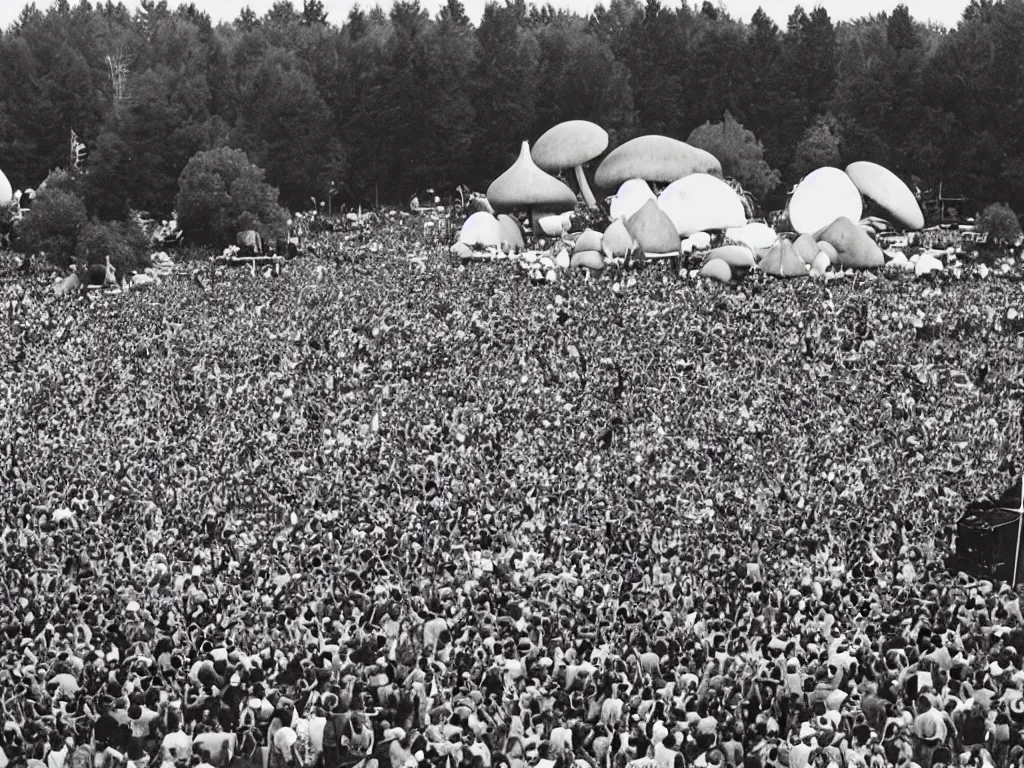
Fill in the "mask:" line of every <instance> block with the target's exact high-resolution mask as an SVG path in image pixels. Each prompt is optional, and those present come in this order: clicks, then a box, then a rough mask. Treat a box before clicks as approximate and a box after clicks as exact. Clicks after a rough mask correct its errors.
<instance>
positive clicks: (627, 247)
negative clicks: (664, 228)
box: [601, 219, 674, 259]
mask: <svg viewBox="0 0 1024 768" xmlns="http://www.w3.org/2000/svg"><path fill="white" fill-rule="evenodd" d="M673 231H674V230H673ZM635 248H636V241H635V240H633V236H632V235H631V234H629V230H628V229H626V225H625V223H623V221H622V219H617V220H615V221H613V222H612V223H611V224H609V225H608V229H606V230H605V232H604V237H602V238H601V252H602V253H604V255H605V257H606V258H607V257H613V258H616V259H622V258H625V257H626V256H627V255H628V254H629V253H630V252H631V251H633V250H634V249H635Z"/></svg>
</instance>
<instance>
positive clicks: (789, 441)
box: [0, 217, 1024, 768]
mask: <svg viewBox="0 0 1024 768" xmlns="http://www.w3.org/2000/svg"><path fill="white" fill-rule="evenodd" d="M382 221H383V222H384V223H380V224H379V225H374V229H373V230H371V231H367V232H366V233H365V236H364V237H361V238H360V239H359V240H358V241H348V242H349V244H348V245H347V246H346V247H348V248H353V249H359V251H360V253H359V254H357V255H358V256H359V258H351V259H344V260H342V259H327V258H323V259H320V258H307V259H299V260H298V261H296V262H293V263H292V264H290V265H289V266H288V268H287V270H286V271H285V272H284V274H282V275H281V276H280V277H277V278H274V279H264V278H262V277H260V276H259V275H258V274H257V275H256V276H253V275H251V274H250V273H249V272H248V271H244V270H242V271H238V272H221V273H219V274H217V275H216V276H215V279H212V280H210V281H206V282H199V281H194V280H188V279H169V280H166V281H164V282H163V284H161V285H160V286H158V287H156V288H154V289H153V290H151V291H148V292H135V291H132V292H127V293H124V294H121V295H119V296H103V295H101V293H100V292H94V293H93V294H92V295H90V296H89V297H87V298H79V297H77V296H76V297H75V298H73V299H58V298H56V297H55V296H53V295H52V291H51V290H50V289H49V280H48V278H47V277H46V276H45V275H41V274H40V275H37V276H36V277H35V278H26V277H25V276H24V275H21V274H18V275H15V274H14V273H13V271H12V270H11V269H9V268H8V267H9V264H7V265H5V266H4V267H2V268H0V300H2V301H3V319H2V321H0V356H2V360H0V397H3V398H4V400H5V401H4V403H3V406H2V408H0V499H2V502H3V506H2V508H0V509H2V510H3V511H2V516H0V527H2V531H0V550H2V556H0V589H2V590H3V593H4V594H3V599H2V600H0V721H2V732H0V768H7V766H10V767H11V768H23V767H26V766H32V768H40V767H41V766H42V767H44V768H87V767H88V766H89V765H92V766H94V767H95V768H121V767H122V766H130V767H131V768H144V767H145V766H163V767H165V768H171V766H177V768H185V767H186V766H188V767H191V766H200V767H201V768H210V767H211V766H214V767H215V768H225V767H226V766H252V768H261V766H267V767H268V768H285V767H287V768H313V766H321V765H322V766H323V767H324V768H355V767H357V766H358V768H374V767H375V766H376V768H416V767H417V766H423V768H427V767H428V766H432V767H433V768H501V767H502V766H506V767H507V768H811V766H813V767H814V768H887V767H888V766H895V767H897V768H913V767H919V768H941V767H945V766H976V767H977V768H1004V766H1005V767H1009V766H1014V767H1016V768H1019V767H1020V766H1022V765H1024V739H1022V724H1024V620H1022V615H1021V605H1020V602H1019V599H1018V593H1017V592H1015V591H1014V590H1011V589H1009V588H1008V587H1006V586H1004V585H1000V584H996V583H992V582H988V581H984V580H977V579H972V578H969V577H965V576H963V575H961V576H956V575H952V574H950V573H949V572H948V571H947V569H946V566H945V557H946V555H948V554H949V552H950V546H951V544H950V542H951V538H952V537H951V530H952V525H953V522H954V521H955V519H956V516H957V514H958V512H959V511H960V510H961V509H962V508H963V507H964V506H965V505H966V504H967V503H968V502H969V501H971V500H973V499H976V498H978V497H979V496H980V495H982V494H984V493H986V492H1001V491H1002V490H1003V487H1004V486H1005V485H1006V484H1007V483H1008V482H1009V481H1010V480H1011V479H1012V477H1013V475H1014V474H1015V473H1016V472H1018V471H1019V468H1018V465H1016V464H1015V462H1016V461H1018V460H1019V456H1018V454H1019V451H1020V447H1021V443H1020V437H1021V423H1020V422H1021V419H1022V418H1024V416H1022V413H1021V406H1022V400H1024V377H1022V375H1021V370H1022V360H1024V354H1022V352H1024V340H1022V332H1024V328H1022V327H1021V326H1020V324H1019V322H1020V321H1019V319H1017V317H1018V316H1017V315H1015V313H1014V312H1012V311H1011V310H1014V309H1015V308H1016V309H1019V308H1020V304H1021V297H1022V292H1021V286H1020V266H1021V265H1018V266H1017V267H1016V268H1015V270H1014V271H1013V272H1012V273H1011V274H999V275H994V276H992V277H991V278H989V279H988V280H985V281H982V280H980V279H964V280H961V281H959V282H957V283H956V284H950V283H945V282H943V280H944V278H943V277H941V276H940V277H939V278H936V279H935V280H934V281H915V280H913V279H912V278H909V277H905V276H896V277H892V278H887V277H884V276H883V277H878V276H871V275H864V276H860V277H858V278H856V279H848V280H841V281H835V282H832V283H829V284H827V285H825V284H820V283H814V282H812V281H810V280H805V281H796V282H784V281H770V280H769V279H767V278H761V277H759V276H757V275H754V276H751V277H750V279H748V280H746V281H744V282H742V283H741V284H740V285H739V286H738V287H731V286H730V287H726V286H718V285H712V284H708V283H704V282H699V281H696V280H693V279H690V278H688V277H686V276H685V275H684V276H682V277H680V276H677V275H673V274H670V273H669V272H668V271H667V270H666V269H665V268H663V267H656V268H651V269H647V270H641V271H639V272H637V273H635V274H634V275H631V276H629V277H628V278H626V279H623V280H622V282H621V288H620V289H619V290H616V291H612V290H610V287H609V282H608V281H606V280H603V279H592V278H590V277H588V276H584V275H571V276H568V277H567V278H566V279H564V280H562V281H560V282H559V283H558V284H557V285H555V286H549V285H541V286H535V285H531V284H529V283H528V282H527V281H526V279H525V277H524V276H523V275H522V274H521V273H519V272H517V271H515V270H513V269H509V268H508V266H507V265H501V264H473V265H469V266H460V265H457V264H453V263H451V262H450V261H449V260H447V259H446V258H444V257H442V256H440V255H438V251H437V250H435V249H433V248H427V247H426V246H425V245H424V242H423V232H424V230H423V228H422V227H421V226H420V225H419V224H417V223H415V222H413V223H409V222H407V221H406V222H405V223H403V221H404V220H401V219H398V218H397V217H393V218H391V219H382Z"/></svg>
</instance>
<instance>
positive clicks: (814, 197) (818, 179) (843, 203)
mask: <svg viewBox="0 0 1024 768" xmlns="http://www.w3.org/2000/svg"><path fill="white" fill-rule="evenodd" d="M863 212H864V203H863V201H862V200H861V199H860V190H858V189H857V187H856V185H854V183H853V181H852V180H851V179H850V177H849V176H847V175H846V174H845V173H843V172H842V171H841V170H839V169H838V168H830V167H825V168H819V169H818V170H816V171H811V173H809V174H807V176H805V177H804V179H803V181H801V182H800V183H799V184H798V185H797V187H796V190H795V191H794V192H793V197H792V198H790V200H789V222H790V224H791V225H792V226H793V230H794V231H796V232H798V233H799V234H801V235H803V234H807V233H808V232H817V231H819V230H822V229H824V228H825V227H827V226H828V225H829V224H831V223H832V222H833V221H835V220H836V219H838V218H840V217H842V216H845V217H846V218H848V219H850V220H851V221H859V220H860V215H861V214H862V213H863Z"/></svg>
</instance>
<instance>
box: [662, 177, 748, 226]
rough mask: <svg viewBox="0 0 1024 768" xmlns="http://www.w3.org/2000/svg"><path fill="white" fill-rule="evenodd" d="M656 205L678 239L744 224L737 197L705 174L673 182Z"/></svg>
mask: <svg viewBox="0 0 1024 768" xmlns="http://www.w3.org/2000/svg"><path fill="white" fill-rule="evenodd" d="M658 205H659V206H661V209H662V210H663V211H665V213H667V214H668V217H669V218H670V219H671V220H672V223H673V224H674V225H675V227H676V230H677V231H678V232H679V234H680V235H681V236H682V237H689V236H690V235H692V234H694V233H696V232H708V231H710V230H713V229H729V228H731V227H742V226H743V225H744V224H746V223H747V215H746V212H745V211H744V210H743V201H742V200H740V196H739V195H737V194H736V192H735V191H734V190H733V188H732V187H730V186H729V185H728V184H726V183H725V182H724V181H722V180H721V179H719V178H718V177H716V176H711V175H709V174H707V173H692V174H690V175H689V176H684V177H683V178H681V179H679V180H678V181H673V182H672V183H671V184H669V185H668V186H667V187H665V189H664V190H663V191H662V193H661V195H659V196H658Z"/></svg>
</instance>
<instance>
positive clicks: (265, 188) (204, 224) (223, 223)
mask: <svg viewBox="0 0 1024 768" xmlns="http://www.w3.org/2000/svg"><path fill="white" fill-rule="evenodd" d="M263 177H264V171H263V170H262V169H261V168H258V167H257V166H255V165H253V164H252V163H250V162H249V158H248V157H247V156H246V154H245V152H242V151H241V150H238V149H230V148H228V147H222V148H221V149H212V150H209V151H206V152H199V153H198V154H196V155H195V156H194V157H193V158H192V159H191V160H189V161H188V165H186V166H185V170H183V171H182V172H181V176H180V177H179V178H178V198H177V210H178V224H179V226H180V227H181V228H182V230H184V232H185V237H186V238H188V239H189V240H190V241H191V242H193V243H195V244H197V245H216V246H220V247H223V246H228V245H233V244H234V242H235V236H236V235H237V234H238V233H239V232H240V231H242V230H244V229H255V230H256V231H257V232H259V233H260V235H262V236H263V239H264V241H265V242H270V243H272V242H275V241H276V239H277V237H278V236H280V235H283V234H284V233H285V231H286V227H287V220H288V214H287V212H286V211H285V210H284V209H283V208H282V207H281V206H280V205H279V204H278V202H277V200H278V192H277V190H276V189H275V188H274V187H272V186H270V185H269V184H267V183H266V182H265V181H264V180H263Z"/></svg>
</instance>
